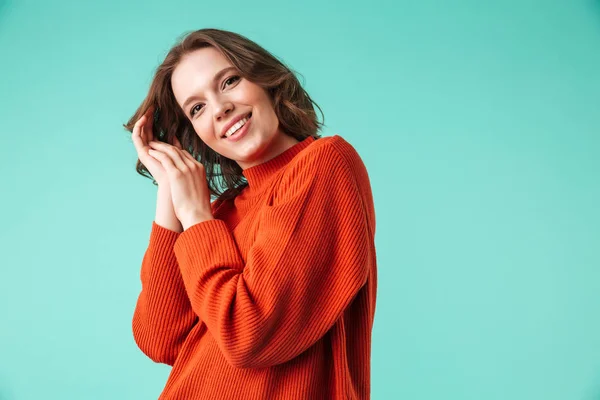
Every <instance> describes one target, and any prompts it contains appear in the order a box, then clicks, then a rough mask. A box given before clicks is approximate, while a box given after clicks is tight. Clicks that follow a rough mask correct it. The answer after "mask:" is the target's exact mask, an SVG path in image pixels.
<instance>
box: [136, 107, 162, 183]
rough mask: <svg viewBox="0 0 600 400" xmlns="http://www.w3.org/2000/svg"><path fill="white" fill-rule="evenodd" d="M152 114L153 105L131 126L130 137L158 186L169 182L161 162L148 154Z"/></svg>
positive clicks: (152, 134) (152, 135) (151, 133)
mask: <svg viewBox="0 0 600 400" xmlns="http://www.w3.org/2000/svg"><path fill="white" fill-rule="evenodd" d="M153 115H154V106H153V107H150V108H149V109H148V110H147V111H146V113H145V114H144V115H142V117H141V118H140V119H138V120H137V122H136V123H135V125H134V126H133V131H132V133H131V139H132V140H133V145H134V146H135V149H136V151H137V154H138V158H139V159H140V161H141V163H142V164H144V166H145V167H146V169H147V170H148V172H150V174H151V175H152V177H153V178H154V180H155V181H156V183H157V184H158V186H163V187H166V186H168V184H169V180H168V178H167V171H166V170H165V168H164V167H163V166H162V164H161V163H160V162H159V161H158V160H156V159H155V158H153V157H152V156H151V155H150V154H148V150H150V146H149V145H148V143H149V142H151V141H152V140H154V133H153V132H152V117H153Z"/></svg>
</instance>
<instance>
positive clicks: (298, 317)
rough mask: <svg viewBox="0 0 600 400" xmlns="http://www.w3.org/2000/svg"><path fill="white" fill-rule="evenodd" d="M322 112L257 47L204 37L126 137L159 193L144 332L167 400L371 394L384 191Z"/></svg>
mask: <svg viewBox="0 0 600 400" xmlns="http://www.w3.org/2000/svg"><path fill="white" fill-rule="evenodd" d="M313 103H314V102H313V101H312V100H311V98H310V97H309V96H308V94H307V93H306V92H305V91H304V90H303V88H302V87H301V85H300V84H299V82H298V80H297V78H296V77H295V75H294V73H292V72H291V70H290V69H289V68H288V67H286V66H285V65H283V64H282V63H281V62H280V61H278V60H277V58H275V57H274V56H273V55H271V54H270V53H269V52H267V51H266V50H265V49H263V48H261V47H260V46H258V45H257V44H256V43H254V42H252V41H250V40H249V39H247V38H245V37H243V36H241V35H239V34H236V33H233V32H228V31H223V30H218V29H201V30H198V31H195V32H192V33H190V34H188V35H187V36H186V37H184V38H183V39H182V40H181V41H180V42H179V43H178V44H177V45H176V46H174V47H173V48H172V49H171V50H170V52H169V53H168V54H167V56H166V58H165V60H164V62H163V63H162V64H161V65H160V66H159V68H158V69H157V71H156V74H155V76H154V79H153V81H152V84H151V87H150V90H149V93H148V95H147V97H146V99H145V100H144V102H143V103H142V105H141V106H140V107H139V109H138V110H137V112H136V113H135V114H134V116H133V117H132V118H131V120H130V121H129V122H128V123H127V124H125V127H126V128H127V129H128V130H129V131H130V132H132V139H133V144H134V145H135V148H136V151H137V154H138V157H139V160H138V163H137V166H136V167H137V171H138V172H139V173H140V174H142V175H144V176H148V175H147V174H150V176H151V177H152V178H153V179H154V183H155V184H157V185H158V199H157V209H156V218H155V220H154V221H153V222H152V227H151V233H150V239H149V245H148V248H147V250H146V252H145V254H144V257H143V260H142V265H141V283H142V290H141V292H140V294H139V298H138V300H137V304H136V307H135V311H134V314H133V322H132V326H133V336H134V338H135V341H136V343H137V345H138V346H139V348H140V349H141V350H142V351H143V352H144V353H145V354H146V355H147V356H148V357H149V358H150V359H152V360H153V361H155V362H159V363H164V364H168V365H171V366H172V367H173V368H172V370H171V373H170V375H169V377H168V380H167V382H166V385H165V387H164V389H163V391H162V393H161V395H160V399H181V400H190V399H245V400H249V399H261V400H264V399H269V400H271V399H272V400H275V399H294V400H298V399H310V400H315V399H340V400H341V399H344V400H346V399H367V398H369V397H370V369H371V368H370V358H371V331H372V327H373V320H374V315H375V299H376V290H377V269H376V255H375V242H374V239H375V212H374V206H373V198H372V192H371V187H370V182H369V177H368V175H367V171H366V169H365V165H364V164H363V162H362V160H361V158H360V157H359V155H358V153H357V152H356V151H355V149H354V148H353V147H352V146H351V145H350V144H349V143H348V142H347V141H345V140H344V139H343V138H342V137H340V136H339V135H334V136H331V137H321V136H320V135H318V134H317V130H318V129H320V126H322V124H321V123H319V122H318V121H317V120H316V114H315V111H314V109H313ZM317 107H318V106H317ZM219 186H222V187H224V188H223V190H221V188H219ZM211 195H213V196H215V197H216V198H215V199H214V200H213V201H211Z"/></svg>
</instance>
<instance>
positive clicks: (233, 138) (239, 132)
mask: <svg viewBox="0 0 600 400" xmlns="http://www.w3.org/2000/svg"><path fill="white" fill-rule="evenodd" d="M251 123H252V113H249V114H248V121H246V123H245V124H244V126H242V127H241V128H240V129H238V130H237V131H236V132H235V133H234V134H233V135H231V136H229V137H227V136H225V139H226V140H229V141H230V142H237V141H238V140H240V139H241V138H243V137H244V136H245V135H246V133H247V132H248V129H249V128H250V124H251Z"/></svg>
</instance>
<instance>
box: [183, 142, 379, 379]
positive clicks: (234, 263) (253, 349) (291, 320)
mask: <svg viewBox="0 0 600 400" xmlns="http://www.w3.org/2000/svg"><path fill="white" fill-rule="evenodd" d="M319 154H320V155H321V157H308V156H307V157H303V158H302V159H300V160H299V161H298V162H295V163H294V165H293V166H290V168H289V170H288V171H286V172H285V173H284V175H283V176H282V179H281V181H280V183H279V186H278V187H277V189H276V190H275V191H274V192H273V193H272V194H270V197H269V199H268V203H267V204H268V205H266V206H263V209H262V210H261V211H260V215H259V216H258V218H259V227H258V231H257V233H256V237H255V241H254V242H253V245H252V247H251V248H250V249H249V251H248V254H247V260H246V262H244V260H243V259H242V258H241V256H240V253H239V249H238V248H237V245H236V242H235V240H234V237H233V235H232V232H231V231H230V230H229V228H228V227H227V226H226V225H225V222H224V221H222V220H219V219H214V220H209V221H203V222H200V223H198V224H195V225H192V226H190V227H189V228H188V229H187V230H185V231H184V232H182V233H181V235H180V236H179V238H178V239H177V240H176V243H175V247H174V249H175V254H176V257H177V260H178V261H179V266H180V269H181V273H182V277H183V282H184V284H185V287H186V290H187V292H188V295H189V297H190V301H191V305H192V308H193V309H194V311H195V312H196V314H198V315H199V317H200V318H201V319H202V321H204V322H205V323H206V325H207V328H208V330H209V331H210V332H211V334H212V335H213V337H214V338H215V339H216V341H217V343H218V345H219V347H220V349H221V351H222V353H223V354H224V356H225V358H226V359H227V360H228V362H229V363H230V364H231V365H233V366H235V367H239V368H262V367H269V366H272V365H276V364H281V363H284V362H287V361H289V360H291V359H292V358H294V357H296V356H298V355H300V354H301V353H303V352H304V351H305V350H307V349H308V348H309V347H310V346H312V345H313V344H315V342H317V341H318V340H319V339H320V338H322V337H323V336H324V335H325V334H326V333H327V331H329V330H330V329H331V328H332V326H333V325H334V323H335V322H336V321H337V320H338V319H339V318H340V317H341V315H342V313H343V311H344V310H345V309H346V307H347V306H348V305H349V304H350V303H351V302H352V300H353V298H354V297H355V296H356V294H357V293H358V291H359V290H360V289H361V287H362V286H363V285H364V284H365V283H366V280H367V276H368V272H369V269H370V266H369V263H370V262H371V261H370V260H371V258H370V256H369V251H370V249H371V247H370V244H371V238H370V234H369V228H368V217H367V215H366V214H365V207H364V204H363V201H362V198H361V194H360V193H359V189H358V186H357V181H356V179H357V177H356V176H355V175H354V174H353V172H352V169H351V168H350V167H349V165H348V164H347V162H346V161H345V159H344V158H342V157H341V156H340V155H338V154H337V153H332V154H329V153H325V154H323V153H319ZM359 160H360V159H359ZM360 162H362V161H360Z"/></svg>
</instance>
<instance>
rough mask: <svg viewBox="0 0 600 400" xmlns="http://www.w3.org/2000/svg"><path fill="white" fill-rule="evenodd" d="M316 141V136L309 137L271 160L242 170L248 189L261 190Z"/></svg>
mask: <svg viewBox="0 0 600 400" xmlns="http://www.w3.org/2000/svg"><path fill="white" fill-rule="evenodd" d="M314 141H315V138H314V136H307V137H306V138H304V139H303V140H302V141H300V142H298V143H296V144H295V145H293V146H292V147H290V148H288V149H287V150H285V151H284V152H282V153H280V154H279V155H277V156H275V157H273V158H271V159H270V160H268V161H265V162H263V163H261V164H258V165H255V166H253V167H250V168H246V169H244V170H242V175H244V177H245V178H246V180H247V181H248V189H249V190H251V191H252V192H254V191H255V190H257V189H259V188H260V187H261V186H262V184H263V183H265V182H266V181H268V180H269V178H270V177H272V176H273V175H274V174H275V173H276V172H277V171H279V170H280V169H281V168H283V167H284V166H285V165H286V164H287V163H289V162H290V161H291V160H292V159H293V158H294V156H295V155H296V154H298V153H299V152H301V151H302V150H304V149H305V148H306V147H308V145H309V144H311V143H312V142H314Z"/></svg>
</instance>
